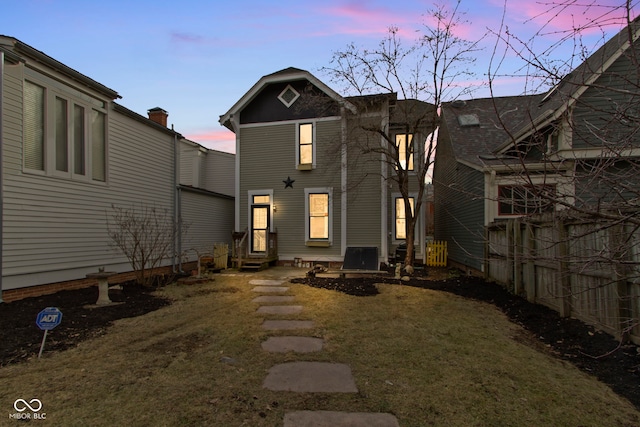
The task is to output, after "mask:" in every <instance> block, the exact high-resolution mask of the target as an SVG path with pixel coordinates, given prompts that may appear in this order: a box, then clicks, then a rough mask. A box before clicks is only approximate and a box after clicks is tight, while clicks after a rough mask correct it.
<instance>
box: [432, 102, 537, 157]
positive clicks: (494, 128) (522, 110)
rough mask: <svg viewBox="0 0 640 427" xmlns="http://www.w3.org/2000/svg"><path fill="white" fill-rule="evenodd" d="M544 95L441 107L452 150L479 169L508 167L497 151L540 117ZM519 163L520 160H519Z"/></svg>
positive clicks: (444, 104) (445, 104) (455, 154)
mask: <svg viewBox="0 0 640 427" xmlns="http://www.w3.org/2000/svg"><path fill="white" fill-rule="evenodd" d="M543 96H544V95H528V96H508V97H498V98H480V99H473V100H468V101H453V102H445V103H443V104H442V116H441V117H442V122H443V125H444V126H446V133H447V134H448V136H449V138H450V141H451V142H452V143H451V150H452V151H453V154H454V156H455V157H456V159H457V160H458V161H463V162H465V163H467V164H469V165H472V166H473V167H476V168H481V167H484V166H487V165H491V164H496V165H497V164H501V165H502V164H505V160H506V161H513V158H509V159H505V158H503V157H502V156H496V155H495V154H494V152H495V151H496V149H497V148H498V147H499V146H500V144H501V143H502V141H504V140H505V139H509V138H510V137H509V135H510V133H511V132H514V131H516V130H517V129H520V128H521V127H523V126H525V125H526V124H527V123H530V122H531V120H532V119H533V118H534V117H536V116H537V115H538V109H539V107H538V104H539V102H540V100H541V99H542V97H543ZM516 161H517V159H516Z"/></svg>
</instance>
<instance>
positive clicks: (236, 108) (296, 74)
mask: <svg viewBox="0 0 640 427" xmlns="http://www.w3.org/2000/svg"><path fill="white" fill-rule="evenodd" d="M294 80H308V81H309V82H311V83H312V84H313V85H314V86H316V87H317V88H318V89H320V90H321V91H322V92H324V93H325V94H326V95H328V96H329V97H330V98H331V99H333V100H335V101H336V102H338V103H339V104H340V105H343V106H344V107H346V108H347V109H349V110H350V111H351V112H353V113H355V112H356V107H355V106H354V105H353V104H352V103H351V102H349V101H348V100H347V99H345V98H343V97H342V96H340V95H339V94H338V93H337V92H335V91H334V90H333V89H331V88H330V87H329V86H327V85H326V84H324V83H323V82H322V81H320V80H319V79H318V78H317V77H315V76H314V75H313V74H311V73H310V72H308V71H306V70H301V69H299V68H294V67H289V68H285V69H283V70H280V71H276V72H275V73H271V74H267V75H265V76H263V77H262V78H261V79H260V80H258V82H257V83H256V84H254V85H253V86H252V87H251V89H249V91H248V92H247V93H245V94H244V95H243V96H242V98H240V99H239V100H238V101H237V102H236V103H235V104H234V105H233V106H232V107H231V108H230V109H229V111H227V112H226V113H224V114H223V115H221V116H220V120H219V122H220V124H221V125H223V126H225V127H226V128H228V129H230V130H231V131H234V132H235V130H234V129H233V124H232V123H231V121H232V118H233V117H234V115H236V114H238V113H239V112H240V111H242V109H243V108H244V107H245V106H247V105H248V104H249V103H250V102H251V101H252V100H253V99H254V98H255V97H256V96H257V95H258V94H259V93H260V91H261V90H262V89H263V88H264V87H265V86H266V85H268V84H271V83H279V82H287V81H294Z"/></svg>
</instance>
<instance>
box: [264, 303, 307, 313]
mask: <svg viewBox="0 0 640 427" xmlns="http://www.w3.org/2000/svg"><path fill="white" fill-rule="evenodd" d="M301 311H302V306H301V305H263V306H262V307H260V308H259V309H258V310H256V313H258V314H298V313H300V312H301Z"/></svg>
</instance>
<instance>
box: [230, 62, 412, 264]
mask: <svg viewBox="0 0 640 427" xmlns="http://www.w3.org/2000/svg"><path fill="white" fill-rule="evenodd" d="M403 102H408V101H401V100H397V99H396V97H395V95H394V94H388V95H386V94H383V95H372V96H364V97H343V96H341V95H339V94H338V93H336V92H335V91H334V90H333V89H331V88H330V87H328V86H327V85H326V84H324V83H323V82H322V81H320V80H319V79H318V78H316V77H315V76H314V75H312V74H311V73H309V72H308V71H304V70H300V69H297V68H287V69H284V70H281V71H278V72H276V73H273V74H269V75H266V76H264V77H262V78H261V79H260V80H259V81H258V82H257V83H256V84H255V85H254V86H253V87H252V88H251V89H250V90H249V91H248V92H247V93H245V94H244V95H243V96H242V97H241V98H240V99H239V100H238V101H237V102H236V103H235V104H234V105H233V106H232V107H231V108H230V109H229V111H227V112H226V113H225V114H223V115H222V116H221V117H220V123H221V124H222V125H224V126H226V127H227V128H229V129H230V130H232V131H233V132H234V133H235V135H236V181H235V182H236V199H235V201H236V209H235V215H236V217H235V230H236V232H237V234H236V237H235V241H236V242H235V243H236V246H237V247H238V249H240V248H242V251H241V253H240V256H241V257H245V258H252V259H255V260H257V261H256V262H257V263H258V264H260V263H263V262H265V261H275V260H276V259H277V260H278V261H279V262H280V263H282V264H290V265H294V264H295V265H304V266H307V265H312V264H313V263H319V262H322V263H325V264H332V265H340V264H342V262H343V260H344V256H345V252H346V250H347V248H348V247H366V248H376V250H377V261H378V265H379V263H381V262H386V261H387V260H388V258H389V257H390V256H391V255H393V252H394V250H395V248H396V247H397V246H398V245H399V244H401V243H403V242H404V239H405V227H404V224H405V222H404V221H405V214H404V212H405V205H404V204H403V203H399V202H398V199H399V198H400V194H399V192H398V190H397V185H394V183H393V181H392V180H390V179H389V177H390V176H392V175H393V173H392V171H391V170H390V168H392V167H393V166H392V165H390V164H389V163H388V162H387V161H385V159H384V157H383V156H382V155H381V154H380V153H379V152H376V149H372V147H374V148H375V147H378V148H379V147H382V146H383V145H384V142H383V140H382V138H381V137H380V135H379V134H378V135H376V134H375V133H374V132H371V133H367V132H364V131H363V130H362V129H363V128H364V127H363V126H362V123H363V121H367V122H368V123H369V124H371V127H372V128H379V129H384V130H385V132H388V133H389V134H394V133H397V135H395V134H394V135H392V137H397V141H398V146H399V147H401V148H403V147H404V148H406V147H410V148H409V149H408V150H407V149H401V152H400V156H401V157H402V159H403V160H402V161H403V167H405V168H406V169H407V170H408V171H409V173H411V172H412V171H413V165H414V162H416V163H417V162H420V161H422V157H421V156H420V153H421V152H422V151H423V150H422V148H421V147H422V145H421V142H420V141H422V140H424V135H415V136H414V135H407V133H406V131H405V130H403V129H404V128H402V127H401V126H396V124H395V123H394V114H393V112H394V111H395V110H394V109H395V108H397V106H398V105H399V104H400V103H403ZM413 103H414V104H417V105H422V104H423V103H419V102H417V101H413ZM414 137H415V141H416V144H415V147H413V145H407V144H403V141H406V140H407V138H408V139H409V140H413V138H414ZM365 146H366V147H368V148H367V149H363V147H365ZM378 151H379V150H378ZM413 178H415V176H414V177H413ZM412 182H413V183H412V184H411V191H413V193H412V194H411V197H412V198H415V197H417V191H418V190H417V188H418V187H417V186H416V185H415V179H414V180H413V181H412ZM400 200H402V199H401V198H400ZM415 243H416V258H417V259H423V257H424V255H423V254H424V221H423V220H422V217H421V219H420V220H419V221H418V224H417V227H416V239H415ZM245 251H246V252H245ZM246 261H247V259H244V260H243V261H242V262H243V263H246ZM377 267H378V266H376V268H377Z"/></svg>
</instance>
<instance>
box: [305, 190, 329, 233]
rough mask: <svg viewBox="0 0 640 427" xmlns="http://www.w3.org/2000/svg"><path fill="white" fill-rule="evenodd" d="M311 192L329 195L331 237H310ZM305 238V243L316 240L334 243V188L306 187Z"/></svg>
mask: <svg viewBox="0 0 640 427" xmlns="http://www.w3.org/2000/svg"><path fill="white" fill-rule="evenodd" d="M310 194H328V195H329V238H327V239H311V238H309V195H310ZM304 240H305V244H313V243H314V242H326V243H328V244H329V245H332V244H333V188H332V187H318V188H305V189H304Z"/></svg>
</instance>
